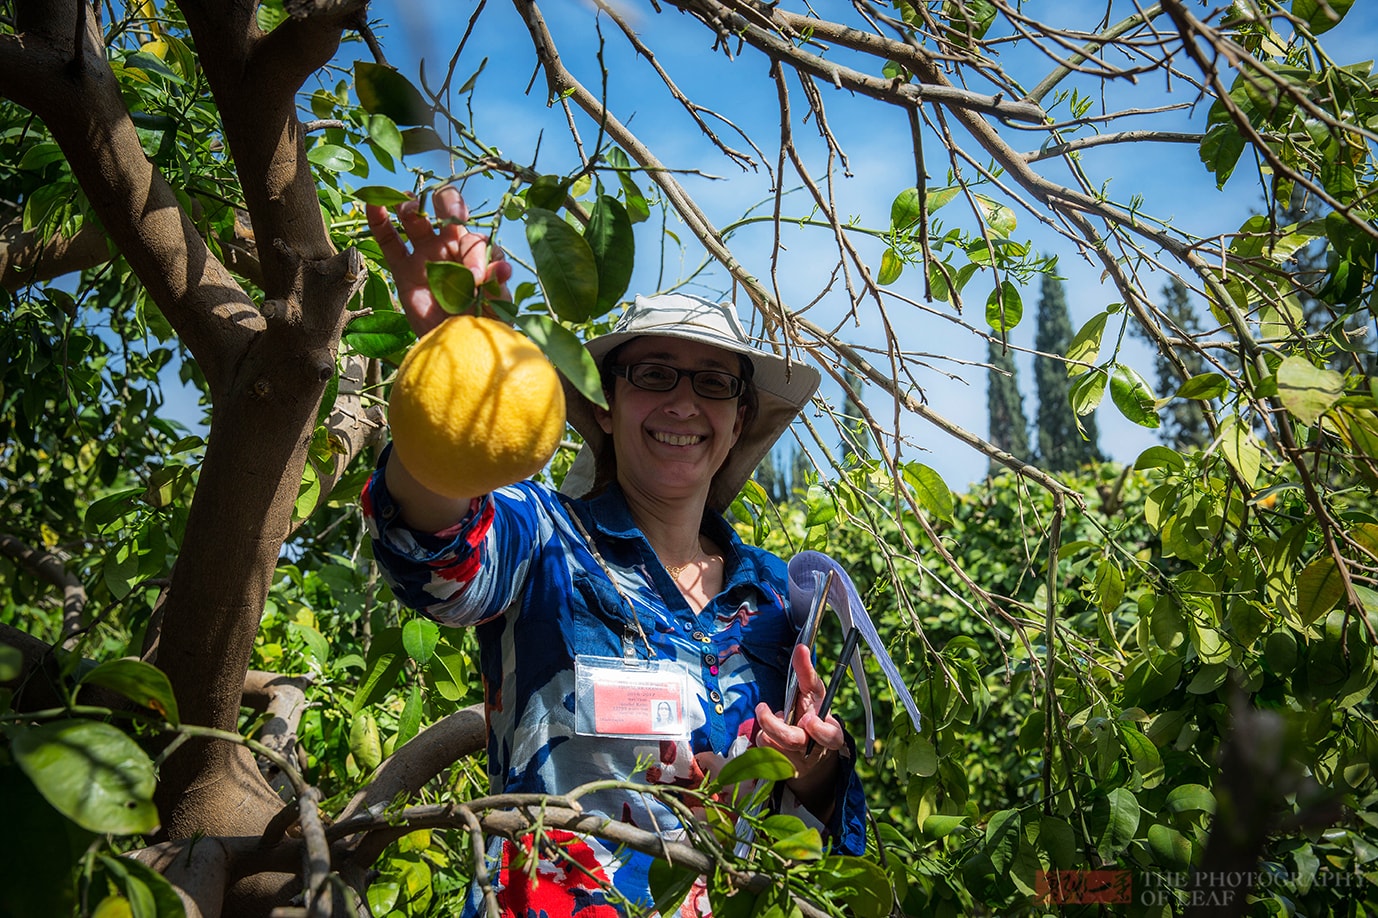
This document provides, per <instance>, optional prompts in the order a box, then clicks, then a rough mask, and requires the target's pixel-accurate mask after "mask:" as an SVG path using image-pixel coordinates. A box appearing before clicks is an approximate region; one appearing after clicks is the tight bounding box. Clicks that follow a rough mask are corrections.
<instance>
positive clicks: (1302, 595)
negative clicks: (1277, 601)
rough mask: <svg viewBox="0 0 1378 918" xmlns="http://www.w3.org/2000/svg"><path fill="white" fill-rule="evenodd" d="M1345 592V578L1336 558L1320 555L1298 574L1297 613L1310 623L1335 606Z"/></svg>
mask: <svg viewBox="0 0 1378 918" xmlns="http://www.w3.org/2000/svg"><path fill="white" fill-rule="evenodd" d="M1344 594H1345V587H1344V578H1343V577H1342V576H1341V575H1340V568H1339V565H1337V564H1336V563H1335V559H1334V558H1332V557H1330V556H1329V555H1324V556H1322V557H1319V558H1317V559H1316V560H1314V561H1312V562H1311V563H1310V564H1308V565H1306V567H1305V568H1303V569H1302V572H1301V573H1300V574H1298V575H1297V614H1298V615H1300V616H1301V620H1302V621H1303V622H1305V623H1306V624H1308V625H1310V624H1312V623H1313V622H1315V621H1316V619H1318V618H1320V617H1321V616H1322V615H1324V614H1325V613H1327V612H1329V611H1330V610H1331V609H1333V608H1335V603H1337V602H1339V601H1340V598H1341V597H1343V596H1344Z"/></svg>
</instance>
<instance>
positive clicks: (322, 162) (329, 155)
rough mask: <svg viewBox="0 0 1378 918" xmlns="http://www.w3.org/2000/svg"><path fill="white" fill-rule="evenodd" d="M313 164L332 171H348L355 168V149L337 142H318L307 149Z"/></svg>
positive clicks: (308, 156)
mask: <svg viewBox="0 0 1378 918" xmlns="http://www.w3.org/2000/svg"><path fill="white" fill-rule="evenodd" d="M306 158H307V159H308V160H309V161H310V162H312V163H313V164H315V165H317V166H320V167H321V168H322V169H327V170H329V171H331V172H348V171H349V170H350V169H353V168H354V151H353V150H351V149H349V147H342V146H340V145H339V144H335V143H318V144H316V145H315V146H314V147H312V148H311V149H309V150H307V151H306Z"/></svg>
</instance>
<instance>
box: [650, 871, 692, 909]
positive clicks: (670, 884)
mask: <svg viewBox="0 0 1378 918" xmlns="http://www.w3.org/2000/svg"><path fill="white" fill-rule="evenodd" d="M698 878H699V872H698V871H697V870H691V869H690V868H688V867H681V866H680V865H678V864H671V863H670V862H669V861H667V860H664V859H662V858H656V859H655V860H654V861H652V862H651V869H650V871H649V872H648V873H647V876H646V880H647V884H648V886H649V888H650V891H651V899H652V900H653V901H654V902H655V907H656V911H657V912H659V913H660V914H662V915H678V914H679V907H680V905H681V904H682V903H683V902H684V900H685V898H687V897H688V895H689V891H690V890H691V889H693V888H694V881H695V880H697V879H698Z"/></svg>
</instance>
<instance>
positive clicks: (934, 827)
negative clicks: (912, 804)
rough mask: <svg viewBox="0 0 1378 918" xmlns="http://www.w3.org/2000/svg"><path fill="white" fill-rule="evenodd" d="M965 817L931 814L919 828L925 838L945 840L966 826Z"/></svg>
mask: <svg viewBox="0 0 1378 918" xmlns="http://www.w3.org/2000/svg"><path fill="white" fill-rule="evenodd" d="M966 821H967V818H966V817H965V816H947V815H944V814H942V813H932V814H930V815H929V816H928V818H926V819H925V820H924V821H923V825H921V826H919V829H920V831H922V832H923V834H924V837H925V838H946V837H947V836H949V835H951V834H952V833H953V832H956V831H957V830H958V829H960V828H961V827H962V826H964V825H966Z"/></svg>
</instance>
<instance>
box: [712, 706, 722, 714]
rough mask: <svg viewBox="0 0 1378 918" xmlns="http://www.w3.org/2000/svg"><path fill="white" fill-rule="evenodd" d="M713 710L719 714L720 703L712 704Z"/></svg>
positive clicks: (720, 710)
mask: <svg viewBox="0 0 1378 918" xmlns="http://www.w3.org/2000/svg"><path fill="white" fill-rule="evenodd" d="M713 710H714V711H716V712H717V713H719V714H721V713H722V705H720V704H717V705H714V706H713Z"/></svg>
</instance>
